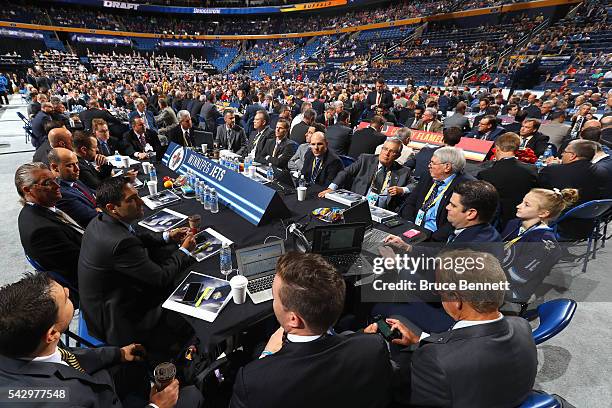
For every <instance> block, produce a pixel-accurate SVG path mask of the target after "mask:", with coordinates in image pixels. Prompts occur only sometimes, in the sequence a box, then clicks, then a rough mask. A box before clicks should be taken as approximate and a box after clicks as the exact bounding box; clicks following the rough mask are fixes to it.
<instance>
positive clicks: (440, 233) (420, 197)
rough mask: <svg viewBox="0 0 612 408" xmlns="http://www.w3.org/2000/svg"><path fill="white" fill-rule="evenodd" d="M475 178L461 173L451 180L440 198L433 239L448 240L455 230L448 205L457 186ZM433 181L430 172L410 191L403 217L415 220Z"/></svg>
mask: <svg viewBox="0 0 612 408" xmlns="http://www.w3.org/2000/svg"><path fill="white" fill-rule="evenodd" d="M473 179H474V178H473V177H472V176H470V175H468V174H463V173H460V174H457V176H455V179H454V180H453V181H451V183H450V185H449V187H448V188H447V189H446V191H445V192H444V195H443V196H442V198H441V199H440V200H439V204H438V212H437V214H436V226H437V227H438V229H437V230H436V231H434V232H433V233H432V234H431V240H432V241H446V239H447V238H448V236H449V235H450V233H451V232H452V231H453V230H454V228H453V226H452V225H451V223H450V222H448V219H447V215H448V211H446V206H447V205H448V202H449V201H450V198H451V196H452V195H453V191H454V190H455V187H457V185H458V184H460V183H462V182H464V181H467V180H473ZM433 183H434V182H433V179H432V178H431V175H430V174H429V172H427V173H426V174H425V175H424V176H423V177H421V179H420V180H419V183H418V184H417V186H416V188H415V189H414V191H413V192H412V193H410V194H409V195H408V198H407V199H406V200H405V201H404V204H403V208H402V210H401V216H402V218H405V219H407V220H410V221H414V219H415V218H416V215H417V213H418V211H419V209H420V208H421V207H422V206H423V202H424V201H425V196H426V195H427V193H428V192H429V189H430V188H431V186H432V185H433Z"/></svg>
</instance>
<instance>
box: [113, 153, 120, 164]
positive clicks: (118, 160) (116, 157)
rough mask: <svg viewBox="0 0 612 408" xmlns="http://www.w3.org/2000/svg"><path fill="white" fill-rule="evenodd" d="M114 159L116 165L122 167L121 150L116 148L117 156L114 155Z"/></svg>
mask: <svg viewBox="0 0 612 408" xmlns="http://www.w3.org/2000/svg"><path fill="white" fill-rule="evenodd" d="M113 160H114V161H115V167H121V166H122V163H121V155H120V154H119V150H115V156H114V158H113Z"/></svg>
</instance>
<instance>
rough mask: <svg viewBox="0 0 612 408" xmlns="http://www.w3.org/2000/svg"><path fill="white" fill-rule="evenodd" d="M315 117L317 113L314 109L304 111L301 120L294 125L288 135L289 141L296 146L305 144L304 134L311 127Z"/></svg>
mask: <svg viewBox="0 0 612 408" xmlns="http://www.w3.org/2000/svg"><path fill="white" fill-rule="evenodd" d="M316 117H317V112H315V110H314V109H306V110H305V111H304V113H303V114H302V120H301V121H300V122H299V123H298V124H296V125H295V126H294V127H293V129H291V133H290V135H289V139H291V140H293V141H294V142H296V143H297V144H298V145H301V144H302V143H305V142H306V132H308V128H309V127H310V126H312V124H313V123H314V122H315V119H316Z"/></svg>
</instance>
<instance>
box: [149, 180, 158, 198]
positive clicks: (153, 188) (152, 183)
mask: <svg viewBox="0 0 612 408" xmlns="http://www.w3.org/2000/svg"><path fill="white" fill-rule="evenodd" d="M147 187H148V188H149V194H151V195H154V194H157V181H147Z"/></svg>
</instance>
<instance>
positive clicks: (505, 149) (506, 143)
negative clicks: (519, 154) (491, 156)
mask: <svg viewBox="0 0 612 408" xmlns="http://www.w3.org/2000/svg"><path fill="white" fill-rule="evenodd" d="M520 142H521V139H520V137H518V136H517V135H516V134H515V133H505V134H503V135H501V136H500V137H498V138H497V140H496V141H495V163H494V164H493V166H492V167H490V168H488V169H484V170H482V171H481V172H479V173H478V175H477V176H476V177H477V178H478V179H480V180H485V181H488V182H489V183H491V184H493V185H494V186H495V188H496V189H497V192H498V193H499V203H500V214H499V215H500V221H501V224H500V225H501V226H502V227H503V226H504V225H506V223H507V222H508V221H510V220H511V219H513V218H516V206H517V205H518V204H519V203H520V202H521V201H522V200H523V197H525V195H526V194H527V193H528V192H529V190H531V189H532V188H535V187H537V182H538V173H537V171H536V168H535V166H531V165H529V164H526V163H522V162H520V161H518V160H517V158H516V156H515V154H514V152H515V151H516V150H517V149H518V147H519V145H520Z"/></svg>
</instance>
